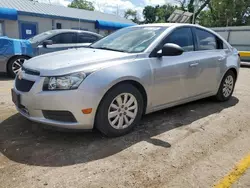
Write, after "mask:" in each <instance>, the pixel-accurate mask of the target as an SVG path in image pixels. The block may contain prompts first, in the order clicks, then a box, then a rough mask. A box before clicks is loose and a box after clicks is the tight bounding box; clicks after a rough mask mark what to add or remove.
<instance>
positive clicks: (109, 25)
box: [95, 20, 135, 30]
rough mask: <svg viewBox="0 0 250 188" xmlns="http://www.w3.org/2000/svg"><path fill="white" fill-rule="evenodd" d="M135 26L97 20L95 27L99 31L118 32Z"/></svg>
mask: <svg viewBox="0 0 250 188" xmlns="http://www.w3.org/2000/svg"><path fill="white" fill-rule="evenodd" d="M133 25H135V24H124V23H118V22H107V21H102V20H96V23H95V26H96V28H97V29H105V30H117V29H121V28H124V27H129V26H133Z"/></svg>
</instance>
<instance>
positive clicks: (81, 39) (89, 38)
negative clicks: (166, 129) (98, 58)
mask: <svg viewBox="0 0 250 188" xmlns="http://www.w3.org/2000/svg"><path fill="white" fill-rule="evenodd" d="M97 40H98V37H97V36H95V35H91V34H87V33H80V34H78V43H93V42H95V41H97Z"/></svg>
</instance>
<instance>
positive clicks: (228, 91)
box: [216, 70, 236, 101]
mask: <svg viewBox="0 0 250 188" xmlns="http://www.w3.org/2000/svg"><path fill="white" fill-rule="evenodd" d="M235 81H236V75H235V73H234V72H233V71H232V70H229V71H228V72H227V73H226V74H225V76H224V77H223V79H222V81H221V84H220V88H219V91H218V93H217V95H216V99H217V100H218V101H227V100H229V99H230V97H231V96H232V94H233V91H234V86H235Z"/></svg>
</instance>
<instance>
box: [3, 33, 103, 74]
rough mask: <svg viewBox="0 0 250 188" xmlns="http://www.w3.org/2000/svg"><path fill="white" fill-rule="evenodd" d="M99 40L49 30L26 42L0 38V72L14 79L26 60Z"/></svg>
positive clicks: (85, 34) (97, 35) (91, 36)
mask: <svg viewBox="0 0 250 188" xmlns="http://www.w3.org/2000/svg"><path fill="white" fill-rule="evenodd" d="M101 38H102V36H101V35H99V34H96V33H92V32H88V31H79V30H72V29H59V30H51V31H47V32H44V33H41V34H38V35H36V36H34V37H32V38H30V39H28V40H22V39H12V38H8V37H0V72H7V73H8V74H9V75H10V76H11V77H15V76H16V73H17V72H18V71H19V70H20V68H21V67H22V64H23V63H24V61H25V60H27V59H30V58H32V57H34V56H37V55H41V54H45V53H50V52H54V51H60V50H66V49H69V48H80V47H86V46H88V45H90V44H91V43H93V42H95V41H97V40H99V39H101Z"/></svg>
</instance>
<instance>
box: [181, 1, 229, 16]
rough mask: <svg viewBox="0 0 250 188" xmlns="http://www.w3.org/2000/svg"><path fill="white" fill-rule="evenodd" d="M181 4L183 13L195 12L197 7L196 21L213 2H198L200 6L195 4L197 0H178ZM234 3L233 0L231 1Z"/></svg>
mask: <svg viewBox="0 0 250 188" xmlns="http://www.w3.org/2000/svg"><path fill="white" fill-rule="evenodd" d="M177 1H178V2H179V4H180V8H181V9H182V10H183V11H188V12H192V13H193V12H194V8H195V6H197V8H196V11H195V12H196V13H195V15H194V17H195V20H196V18H197V17H198V16H199V14H200V13H201V11H202V10H203V9H204V8H205V7H206V6H207V5H208V4H209V3H210V1H211V0H198V4H197V5H196V4H195V2H196V1H195V0H177ZM231 1H232V0H231Z"/></svg>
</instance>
